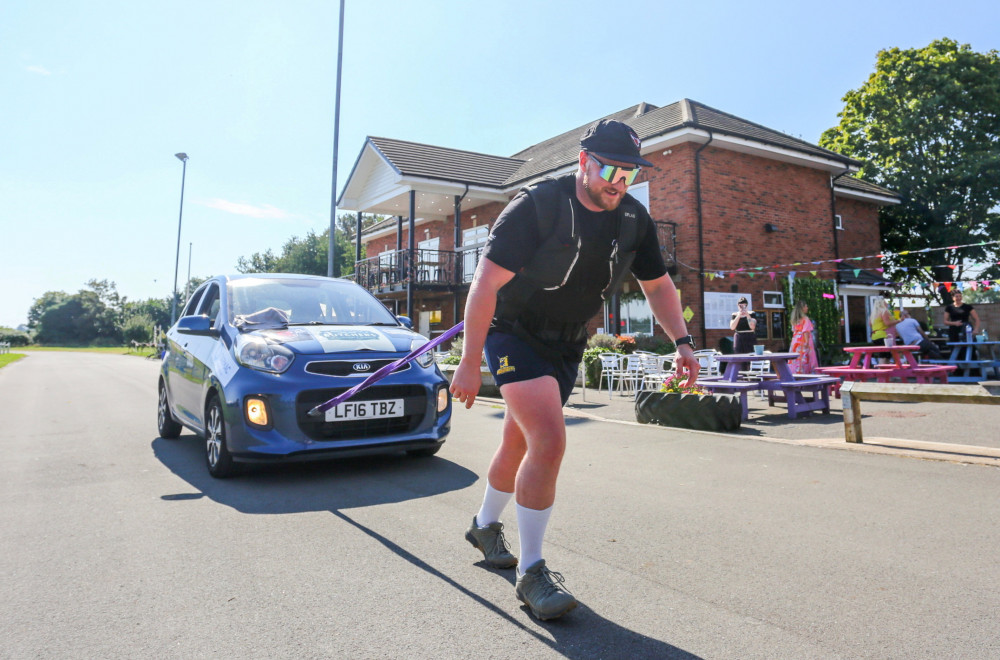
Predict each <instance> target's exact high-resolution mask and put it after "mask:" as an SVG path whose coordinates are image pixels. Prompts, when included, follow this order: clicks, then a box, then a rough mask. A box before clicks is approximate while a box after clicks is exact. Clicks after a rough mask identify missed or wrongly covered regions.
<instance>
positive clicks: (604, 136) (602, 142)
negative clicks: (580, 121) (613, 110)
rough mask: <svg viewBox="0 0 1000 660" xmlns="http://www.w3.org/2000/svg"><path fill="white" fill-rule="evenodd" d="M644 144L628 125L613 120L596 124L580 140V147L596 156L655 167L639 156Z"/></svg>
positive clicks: (604, 120) (605, 120) (603, 120)
mask: <svg viewBox="0 0 1000 660" xmlns="http://www.w3.org/2000/svg"><path fill="white" fill-rule="evenodd" d="M641 146H642V142H640V141H639V136H638V135H636V133H635V131H633V130H632V129H631V128H630V127H629V126H628V125H626V124H623V123H622V122H620V121H615V120H613V119H602V120H600V121H598V122H594V123H593V124H592V125H591V126H590V128H588V129H587V132H586V133H584V134H583V137H582V138H580V147H581V148H582V149H584V150H586V151H589V152H590V153H592V154H594V155H595V156H600V157H601V158H607V159H608V160H617V161H619V162H622V163H633V164H635V165H645V166H646V167H653V164H652V163H651V162H649V161H648V160H646V159H645V158H643V157H642V156H640V155H639V147H641Z"/></svg>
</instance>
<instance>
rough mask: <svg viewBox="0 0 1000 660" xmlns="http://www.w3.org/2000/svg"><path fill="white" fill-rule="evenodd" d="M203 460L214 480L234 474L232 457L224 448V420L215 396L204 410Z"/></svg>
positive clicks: (234, 467)
mask: <svg viewBox="0 0 1000 660" xmlns="http://www.w3.org/2000/svg"><path fill="white" fill-rule="evenodd" d="M205 460H206V462H207V464H208V473H209V474H210V475H212V476H213V477H215V478H216V479H225V478H226V477H231V476H232V475H233V474H235V473H236V466H235V464H234V463H233V457H232V455H230V453H229V448H228V447H227V446H226V420H225V418H224V417H223V415H222V404H221V403H220V402H219V398H218V397H217V396H213V397H212V398H211V399H209V401H208V407H207V408H206V410H205Z"/></svg>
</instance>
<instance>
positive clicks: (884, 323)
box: [869, 296, 899, 346]
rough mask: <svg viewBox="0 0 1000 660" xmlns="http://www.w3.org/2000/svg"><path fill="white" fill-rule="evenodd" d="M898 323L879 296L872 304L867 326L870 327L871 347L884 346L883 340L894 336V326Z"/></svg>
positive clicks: (883, 299)
mask: <svg viewBox="0 0 1000 660" xmlns="http://www.w3.org/2000/svg"><path fill="white" fill-rule="evenodd" d="M897 323H899V321H897V320H896V317H894V316H893V315H892V312H890V311H889V305H888V304H886V302H885V298H883V297H881V296H879V297H877V298H875V300H874V301H873V302H872V316H871V321H870V322H869V324H870V325H871V327H872V345H873V346H885V340H886V338H887V337H889V336H890V335H892V336H895V334H896V331H895V329H894V328H895V326H896V324H897Z"/></svg>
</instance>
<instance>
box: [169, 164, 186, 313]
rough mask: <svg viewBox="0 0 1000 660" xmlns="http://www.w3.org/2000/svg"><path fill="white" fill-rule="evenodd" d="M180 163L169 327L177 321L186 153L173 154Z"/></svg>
mask: <svg viewBox="0 0 1000 660" xmlns="http://www.w3.org/2000/svg"><path fill="white" fill-rule="evenodd" d="M174 156H176V157H177V158H178V159H179V160H180V161H181V162H182V163H184V168H183V169H182V170H181V210H180V213H178V214H177V256H176V257H174V293H173V300H171V302H170V325H173V324H174V321H176V320H177V271H178V269H179V268H180V263H181V220H182V219H183V218H184V180H185V179H186V178H187V167H188V155H187V154H186V153H183V152H182V153H179V154H174Z"/></svg>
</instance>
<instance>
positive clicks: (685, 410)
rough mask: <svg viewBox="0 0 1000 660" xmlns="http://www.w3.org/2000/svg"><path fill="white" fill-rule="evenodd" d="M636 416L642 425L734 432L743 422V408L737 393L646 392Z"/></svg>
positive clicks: (643, 394) (640, 394)
mask: <svg viewBox="0 0 1000 660" xmlns="http://www.w3.org/2000/svg"><path fill="white" fill-rule="evenodd" d="M635 418H636V420H637V421H638V422H639V423H640V424H659V425H660V426H673V427H676V428H681V429H693V430H696V431H735V430H737V429H739V428H740V423H741V422H742V421H743V407H742V405H741V404H740V398H739V396H737V395H735V394H678V393H676V392H649V391H646V392H639V398H638V399H637V400H636V402H635Z"/></svg>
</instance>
